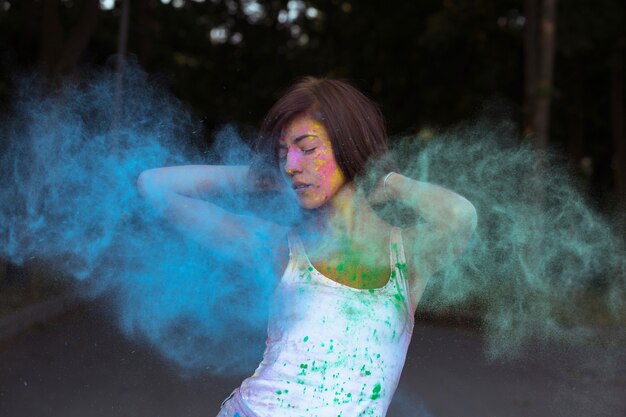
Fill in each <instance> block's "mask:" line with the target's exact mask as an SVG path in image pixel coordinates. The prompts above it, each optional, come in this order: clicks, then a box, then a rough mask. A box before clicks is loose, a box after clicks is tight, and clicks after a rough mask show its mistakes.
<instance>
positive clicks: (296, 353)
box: [240, 228, 415, 417]
mask: <svg viewBox="0 0 626 417" xmlns="http://www.w3.org/2000/svg"><path fill="white" fill-rule="evenodd" d="M389 246H390V248H389V249H390V262H391V277H390V278H389V281H388V282H387V284H386V285H385V286H384V287H381V288H376V289H356V288H352V287H349V286H346V285H343V284H340V283H338V282H336V281H333V280H331V279H330V278H327V277H325V276H324V275H322V274H321V273H320V272H319V271H317V270H316V269H315V268H314V267H313V265H312V264H311V262H310V261H309V259H308V257H307V255H306V253H305V251H304V247H303V245H302V243H301V241H300V239H298V238H297V237H295V236H292V237H290V239H289V264H288V265H287V268H286V270H285V273H284V274H283V276H282V278H281V281H280V283H279V285H278V286H277V288H276V291H275V294H274V301H273V304H272V309H271V311H270V317H269V325H268V337H267V342H266V344H267V346H266V349H265V353H264V355H263V361H262V362H261V364H260V365H259V367H258V368H257V370H256V372H255V373H254V375H253V376H251V377H250V378H247V379H246V380H244V381H243V383H242V384H241V387H240V393H241V396H242V398H243V401H244V402H245V403H246V404H247V405H248V406H249V408H250V409H251V410H253V411H254V412H255V414H257V415H258V416H259V417H283V416H284V417H287V416H288V417H296V416H302V417H337V416H341V417H356V416H371V417H383V416H385V414H386V412H387V408H388V407H389V404H390V402H391V398H392V396H393V393H394V391H395V390H396V387H397V385H398V380H399V379H400V373H401V372H402V367H403V366H404V361H405V358H406V352H407V349H408V346H409V342H410V340H411V334H412V332H413V324H414V319H413V315H414V312H415V308H414V307H413V306H411V302H410V297H409V291H408V281H407V276H406V263H405V262H406V261H405V257H404V249H403V246H402V235H401V233H400V229H399V228H393V229H392V230H391V234H390V239H389Z"/></svg>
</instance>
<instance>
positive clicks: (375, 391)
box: [370, 384, 380, 400]
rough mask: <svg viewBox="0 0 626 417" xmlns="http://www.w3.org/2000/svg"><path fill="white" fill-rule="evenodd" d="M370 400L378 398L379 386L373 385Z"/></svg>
mask: <svg viewBox="0 0 626 417" xmlns="http://www.w3.org/2000/svg"><path fill="white" fill-rule="evenodd" d="M370 398H371V399H372V400H376V399H378V398H380V384H376V385H374V389H372V396H371V397H370Z"/></svg>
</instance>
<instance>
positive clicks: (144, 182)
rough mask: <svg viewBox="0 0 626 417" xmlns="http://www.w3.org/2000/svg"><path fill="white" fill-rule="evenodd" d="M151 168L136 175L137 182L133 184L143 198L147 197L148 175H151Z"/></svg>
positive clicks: (148, 187)
mask: <svg viewBox="0 0 626 417" xmlns="http://www.w3.org/2000/svg"><path fill="white" fill-rule="evenodd" d="M150 171H151V170H148V171H143V172H142V173H141V174H139V176H138V177H137V182H136V184H135V186H136V187H137V191H138V192H139V195H140V196H141V197H143V198H147V197H148V190H149V189H150V185H149V184H150V181H151V179H150V177H151V173H150Z"/></svg>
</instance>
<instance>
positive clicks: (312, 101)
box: [252, 77, 387, 184]
mask: <svg viewBox="0 0 626 417" xmlns="http://www.w3.org/2000/svg"><path fill="white" fill-rule="evenodd" d="M303 114H308V115H310V116H311V117H313V118H314V119H316V120H317V121H318V122H320V123H322V124H323V125H324V127H325V128H326V131H327V132H328V136H329V137H330V142H331V145H332V148H333V153H334V156H335V160H336V161H337V164H338V165H339V168H340V169H341V171H342V172H343V174H344V176H345V177H346V179H347V180H349V181H352V180H354V179H355V178H357V177H359V176H360V175H362V174H364V173H365V171H366V167H367V163H368V160H369V159H370V158H372V157H376V156H381V155H383V154H384V153H385V152H386V151H387V132H386V130H385V122H384V119H383V116H382V113H381V112H380V109H379V108H378V106H377V105H376V104H375V103H374V102H373V101H372V100H370V99H369V98H367V97H366V96H365V95H364V94H363V93H361V92H360V91H359V90H357V89H356V88H355V87H353V86H352V85H351V84H350V83H348V82H346V81H342V80H335V79H330V78H315V77H305V78H302V79H301V80H300V81H299V82H297V83H296V84H294V85H292V86H291V87H290V88H288V89H287V91H286V92H285V93H284V94H283V95H282V97H281V98H280V99H278V101H277V102H276V103H275V104H274V105H273V106H272V108H271V109H270V110H269V112H268V113H267V115H266V116H265V118H264V119H263V123H262V125H261V130H260V132H259V135H258V137H257V141H256V144H255V154H256V161H255V162H256V163H253V166H252V171H254V172H255V173H256V174H257V178H258V179H261V182H262V183H266V184H267V182H268V181H269V182H272V183H273V182H274V181H276V180H278V177H279V176H278V175H276V174H278V173H279V172H280V163H279V158H278V140H279V138H280V136H281V133H282V131H283V130H284V129H285V128H286V127H287V125H288V124H289V123H290V122H291V121H292V120H293V119H294V118H295V117H297V116H300V115H303ZM268 177H269V178H268ZM272 177H273V178H272Z"/></svg>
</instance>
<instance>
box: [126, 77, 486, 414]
mask: <svg viewBox="0 0 626 417" xmlns="http://www.w3.org/2000/svg"><path fill="white" fill-rule="evenodd" d="M386 152H387V142H386V133H385V128H384V123H383V119H382V116H381V114H380V112H379V110H378V108H377V107H376V105H375V104H373V103H372V102H371V101H370V100H369V99H367V98H366V97H365V96H364V95H363V94H361V93H360V92H358V91H357V90H356V89H354V88H353V87H352V86H350V85H349V84H347V83H345V82H342V81H337V80H331V79H317V78H311V77H309V78H305V79H303V80H302V81H300V82H299V83H297V84H295V85H294V86H292V87H291V88H290V89H289V90H288V91H287V92H286V93H285V95H284V96H283V97H282V98H280V99H279V100H278V102H277V103H276V104H275V105H274V106H273V107H272V109H271V110H270V111H269V113H268V114H267V116H266V118H265V119H264V123H263V126H262V128H261V132H260V135H259V140H258V143H257V146H256V154H257V160H256V163H255V164H253V166H251V167H248V166H183V167H168V168H159V169H155V170H150V171H146V172H144V173H142V174H141V176H140V178H139V181H138V186H139V189H140V191H141V193H142V195H143V196H145V197H146V198H147V199H148V200H150V201H151V202H153V204H155V205H156V206H157V207H159V208H161V209H162V210H163V212H164V213H165V214H166V215H167V216H168V217H170V218H171V219H172V220H173V221H174V222H175V224H177V225H179V226H180V227H182V228H183V229H184V230H186V231H187V232H188V233H191V234H193V235H194V236H195V237H196V238H197V239H199V240H200V241H202V240H206V239H209V240H210V239H214V238H215V236H229V239H224V242H223V245H225V246H226V247H225V250H228V246H229V245H230V246H232V248H235V247H237V251H238V253H246V251H245V249H244V250H242V248H241V246H242V245H250V247H254V246H256V245H258V244H259V242H258V240H259V239H266V238H267V236H270V240H269V241H270V242H271V243H270V244H269V247H270V249H271V253H272V257H271V258H272V259H269V260H268V261H269V262H271V263H272V266H273V268H274V270H275V271H276V274H277V276H278V277H281V278H280V280H279V281H278V285H277V286H276V290H275V293H274V297H275V299H274V300H273V303H272V310H271V312H270V319H269V326H268V338H267V346H266V350H265V353H264V356H263V361H262V362H261V364H260V365H259V367H258V368H257V370H256V372H255V373H254V375H253V376H251V377H250V378H247V379H246V380H244V381H243V383H242V384H241V386H240V387H239V388H238V389H236V390H235V391H234V392H233V394H231V396H230V397H229V398H228V399H227V400H226V401H225V402H224V403H223V404H222V408H221V410H220V414H219V416H223V417H233V416H248V417H255V416H258V417H270V416H272V417H277V416H311V417H314V416H316V417H322V416H324V417H326V416H332V417H336V416H345V417H353V416H354V417H356V416H377V417H380V416H384V415H385V414H386V411H387V408H388V406H389V404H390V402H391V398H392V396H393V393H394V391H395V389H396V386H397V384H398V380H399V378H400V373H401V370H402V367H403V365H404V360H405V357H406V352H407V348H408V345H409V341H410V339H411V334H412V330H413V316H414V313H415V309H416V306H417V303H418V301H419V299H420V297H421V295H422V293H423V291H424V288H425V286H426V280H427V278H428V277H429V276H430V275H432V274H433V273H434V272H436V271H437V270H438V269H440V268H441V267H442V266H444V265H445V264H446V263H449V262H451V261H452V260H453V259H454V257H455V256H457V255H458V254H459V253H460V252H461V251H462V249H463V247H464V246H465V244H466V243H467V241H468V240H469V238H470V237H471V235H472V233H473V230H474V228H475V225H476V212H475V210H474V207H473V206H472V204H471V203H469V202H468V201H467V200H465V199H464V198H463V197H461V196H459V195H457V194H455V193H453V192H452V191H449V190H446V189H444V188H441V187H439V186H436V185H432V184H428V183H424V182H419V181H415V180H412V179H409V178H407V177H404V176H402V175H400V174H398V173H395V172H389V173H386V175H381V177H380V179H379V180H378V181H377V182H376V183H375V184H374V186H373V187H371V188H373V189H372V190H370V192H369V193H366V192H364V191H363V187H359V186H357V183H359V184H361V183H364V182H366V181H361V180H364V179H365V174H366V167H369V166H371V165H372V161H374V160H382V159H383V157H384V156H385V154H386ZM259 188H260V189H264V190H269V189H278V190H280V189H283V190H284V189H285V188H286V189H288V190H289V191H288V192H290V193H291V194H292V195H293V197H294V198H296V199H297V201H298V203H299V205H300V207H301V208H302V209H304V211H305V212H306V215H305V216H304V217H303V218H302V220H301V221H300V223H299V224H298V225H296V226H295V227H291V228H288V227H285V226H281V225H279V224H274V223H272V222H269V221H266V220H261V219H257V218H253V217H249V216H239V215H235V214H233V213H230V212H228V211H226V210H224V209H222V208H220V207H218V206H216V205H214V204H212V203H210V202H208V201H204V200H203V199H201V197H202V196H206V195H208V194H210V193H211V192H223V191H227V190H241V191H253V190H258V189H259ZM387 200H398V201H400V202H402V203H404V204H405V205H408V206H410V207H411V208H412V209H413V210H414V211H415V212H416V214H417V215H418V216H419V218H420V222H419V223H418V224H417V225H416V226H414V227H411V228H405V229H400V228H397V227H393V226H392V225H390V224H388V223H387V222H385V221H383V220H382V219H381V218H379V216H378V215H377V214H376V212H375V211H374V210H373V209H372V208H371V205H376V204H380V203H383V202H385V201H387ZM260 229H263V230H264V233H262V234H261V233H258V231H259V230H260ZM261 235H263V236H261ZM266 245H267V244H266ZM405 248H406V249H405ZM405 254H406V255H409V256H408V259H407V258H405Z"/></svg>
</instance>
